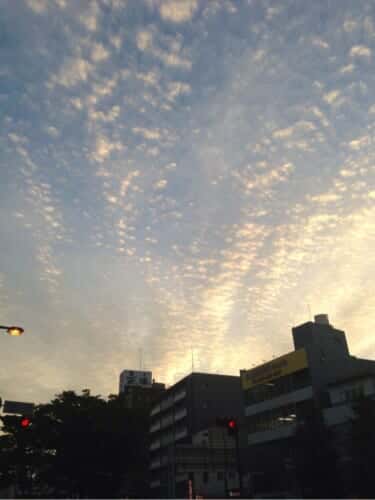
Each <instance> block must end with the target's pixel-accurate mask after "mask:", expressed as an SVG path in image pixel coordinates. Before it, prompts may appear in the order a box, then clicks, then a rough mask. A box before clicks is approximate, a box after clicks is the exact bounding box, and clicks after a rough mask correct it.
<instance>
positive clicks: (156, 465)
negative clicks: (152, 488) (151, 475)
mask: <svg viewBox="0 0 375 500" xmlns="http://www.w3.org/2000/svg"><path fill="white" fill-rule="evenodd" d="M160 466H161V462H160V459H159V458H158V459H157V460H153V461H152V462H151V465H150V469H151V470H153V469H158V468H159V467H160Z"/></svg>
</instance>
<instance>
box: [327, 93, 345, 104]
mask: <svg viewBox="0 0 375 500" xmlns="http://www.w3.org/2000/svg"><path fill="white" fill-rule="evenodd" d="M340 95H341V92H340V90H331V91H330V92H327V93H326V94H324V96H323V99H324V100H325V101H326V102H328V104H334V103H335V102H336V101H337V99H338V98H339V97H340Z"/></svg>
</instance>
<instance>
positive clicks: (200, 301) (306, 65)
mask: <svg viewBox="0 0 375 500" xmlns="http://www.w3.org/2000/svg"><path fill="white" fill-rule="evenodd" d="M0 9H1V13H0V18H1V19H2V27H4V31H3V33H4V35H3V38H2V41H3V50H2V58H3V59H2V70H1V76H2V78H1V83H0V100H1V107H2V110H3V113H2V114H1V117H0V120H1V130H2V133H1V134H0V156H1V165H2V166H3V168H2V169H1V185H0V190H1V193H0V204H1V210H0V225H1V231H2V236H3V238H2V247H1V252H2V255H1V257H2V258H1V267H0V312H1V322H2V323H7V322H8V323H20V324H22V325H23V326H24V327H25V329H26V330H27V334H25V335H24V336H23V337H22V338H20V339H16V340H15V339H10V338H4V339H3V341H2V342H3V343H2V352H3V362H2V382H3V385H2V387H3V393H2V396H3V397H8V398H13V399H17V398H19V399H30V400H35V401H40V400H45V399H47V398H48V397H51V396H52V395H53V394H54V393H56V392H58V391H60V390H63V389H67V388H75V389H81V388H84V387H90V388H92V389H93V390H94V391H97V392H100V393H102V394H108V393H109V392H113V391H116V388H117V377H118V373H119V371H120V370H121V369H123V368H125V367H137V366H138V360H137V358H138V353H139V349H140V348H143V351H144V360H145V366H146V367H147V368H149V369H152V370H153V371H154V375H155V377H156V378H158V379H160V380H163V381H165V382H168V383H171V382H173V381H174V380H176V379H177V378H178V377H180V376H182V375H184V374H186V373H188V371H189V369H190V349H191V348H192V347H193V348H194V353H195V364H196V369H197V370H201V371H211V372H223V373H233V374H238V371H239V369H240V368H245V367H249V366H251V365H252V364H254V363H257V362H259V361H261V360H262V359H266V358H267V357H269V356H271V355H278V354H281V353H283V352H285V351H286V350H288V349H290V348H291V338H290V332H289V330H290V327H291V326H293V325H295V324H297V323H299V322H302V321H305V320H306V319H307V304H310V306H311V308H312V310H313V312H327V313H329V314H330V316H331V318H332V321H333V322H334V324H337V325H338V326H339V327H342V328H345V329H346V330H347V331H348V335H349V341H350V344H351V348H352V351H353V353H355V354H358V355H365V356H374V355H375V345H374V341H373V340H372V338H370V337H369V336H368V331H371V330H372V329H374V327H375V314H374V311H375V303H374V296H375V295H374V293H373V291H374V290H373V282H374V278H375V276H374V273H375V262H374V252H373V251H372V249H373V247H374V243H375V241H374V239H375V226H374V221H375V217H374V216H375V214H374V199H375V195H374V193H375V186H374V179H375V175H374V173H375V172H374V164H375V151H374V142H373V140H372V137H373V136H374V116H375V113H374V109H375V104H374V103H375V94H374V90H373V89H374V88H375V81H374V78H375V77H374V75H373V72H372V71H371V64H372V59H373V54H374V49H375V29H374V24H373V21H372V20H373V19H374V14H375V12H374V9H375V6H374V5H373V2H371V1H370V0H369V1H366V0H364V1H363V2H361V3H360V4H359V3H358V2H355V1H354V0H345V2H342V1H341V0H337V2H331V3H329V4H323V3H321V2H308V3H305V4H304V5H303V8H301V5H300V4H299V2H297V0H286V1H284V2H282V3H280V5H277V6H275V5H274V2H272V1H271V0H260V1H258V2H252V1H245V0H243V1H242V0H241V1H234V0H232V1H230V0H217V1H216V0H215V1H212V2H211V1H210V2H205V1H203V0H179V1H177V0H144V1H141V0H137V1H136V0H129V1H127V2H123V1H120V0H100V1H99V0H92V1H90V2H86V3H85V2H83V3H78V2H72V1H68V0H51V1H48V2H47V1H45V0H25V1H24V2H13V1H11V0H8V1H5V2H2V4H1V7H0ZM322 19H325V22H324V24H322V22H321V20H322ZM10 26H12V29H10V28H9V27H10Z"/></svg>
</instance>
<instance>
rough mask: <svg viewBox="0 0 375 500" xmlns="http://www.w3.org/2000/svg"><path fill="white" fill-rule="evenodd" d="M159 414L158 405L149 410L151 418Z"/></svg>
mask: <svg viewBox="0 0 375 500" xmlns="http://www.w3.org/2000/svg"><path fill="white" fill-rule="evenodd" d="M159 412H160V405H157V406H154V407H153V409H152V410H151V416H152V417H153V416H154V415H157V414H158V413H159Z"/></svg>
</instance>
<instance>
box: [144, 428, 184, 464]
mask: <svg viewBox="0 0 375 500" xmlns="http://www.w3.org/2000/svg"><path fill="white" fill-rule="evenodd" d="M187 433H188V432H187V428H186V427H184V428H183V429H180V430H179V431H177V432H176V433H175V434H173V433H169V434H167V435H166V436H164V437H162V438H161V439H156V440H155V441H153V442H152V443H151V445H150V450H151V451H155V450H158V449H159V448H161V447H165V446H168V445H169V444H171V443H173V442H176V441H178V440H179V439H182V438H184V437H186V436H187ZM157 460H159V461H160V459H156V460H154V462H155V461H157ZM154 462H152V463H151V468H154V467H152V464H153V463H154Z"/></svg>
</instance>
